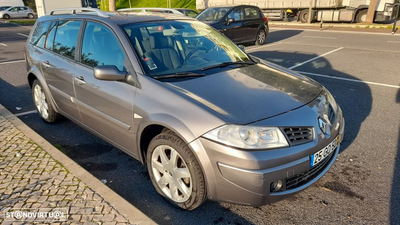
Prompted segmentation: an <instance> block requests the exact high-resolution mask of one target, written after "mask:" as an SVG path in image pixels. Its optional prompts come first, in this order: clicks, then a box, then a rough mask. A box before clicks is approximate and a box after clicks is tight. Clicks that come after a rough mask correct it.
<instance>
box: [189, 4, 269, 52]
mask: <svg viewBox="0 0 400 225" xmlns="http://www.w3.org/2000/svg"><path fill="white" fill-rule="evenodd" d="M196 18H197V19H198V20H200V21H202V22H204V23H207V24H208V25H211V26H213V27H214V28H215V29H217V30H218V31H220V32H221V33H223V34H225V36H227V37H228V38H230V39H231V40H232V41H233V42H235V43H246V42H254V43H255V44H256V45H262V44H264V43H265V40H266V39H267V36H268V31H269V28H268V19H267V18H266V17H265V16H264V14H263V13H262V12H261V10H260V8H258V7H257V6H251V5H239V6H218V7H210V8H207V9H206V10H204V11H203V12H202V13H200V14H199V15H198V16H197V17H196Z"/></svg>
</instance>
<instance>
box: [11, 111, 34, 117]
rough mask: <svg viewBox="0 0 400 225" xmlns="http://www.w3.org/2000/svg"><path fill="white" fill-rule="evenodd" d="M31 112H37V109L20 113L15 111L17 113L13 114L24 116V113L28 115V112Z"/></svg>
mask: <svg viewBox="0 0 400 225" xmlns="http://www.w3.org/2000/svg"><path fill="white" fill-rule="evenodd" d="M33 113H37V110H31V111H27V112H22V113H17V114H14V116H17V117H18V116H25V115H28V114H33Z"/></svg>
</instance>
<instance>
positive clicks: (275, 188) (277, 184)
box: [271, 180, 282, 192]
mask: <svg viewBox="0 0 400 225" xmlns="http://www.w3.org/2000/svg"><path fill="white" fill-rule="evenodd" d="M281 188H282V181H281V180H277V181H274V182H272V183H271V192H276V191H279V190H280V189H281Z"/></svg>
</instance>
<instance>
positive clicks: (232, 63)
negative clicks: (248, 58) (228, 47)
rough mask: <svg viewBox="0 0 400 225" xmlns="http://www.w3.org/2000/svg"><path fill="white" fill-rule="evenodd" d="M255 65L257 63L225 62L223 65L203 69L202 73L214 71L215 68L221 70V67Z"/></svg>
mask: <svg viewBox="0 0 400 225" xmlns="http://www.w3.org/2000/svg"><path fill="white" fill-rule="evenodd" d="M254 64H256V63H255V62H223V63H220V64H217V65H213V66H207V67H204V68H201V71H204V70H209V69H214V68H221V67H225V66H230V65H254Z"/></svg>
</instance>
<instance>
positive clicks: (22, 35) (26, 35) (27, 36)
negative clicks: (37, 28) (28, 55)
mask: <svg viewBox="0 0 400 225" xmlns="http://www.w3.org/2000/svg"><path fill="white" fill-rule="evenodd" d="M17 34H18V35H21V36H24V37H29V35H26V34H21V33H17Z"/></svg>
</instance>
